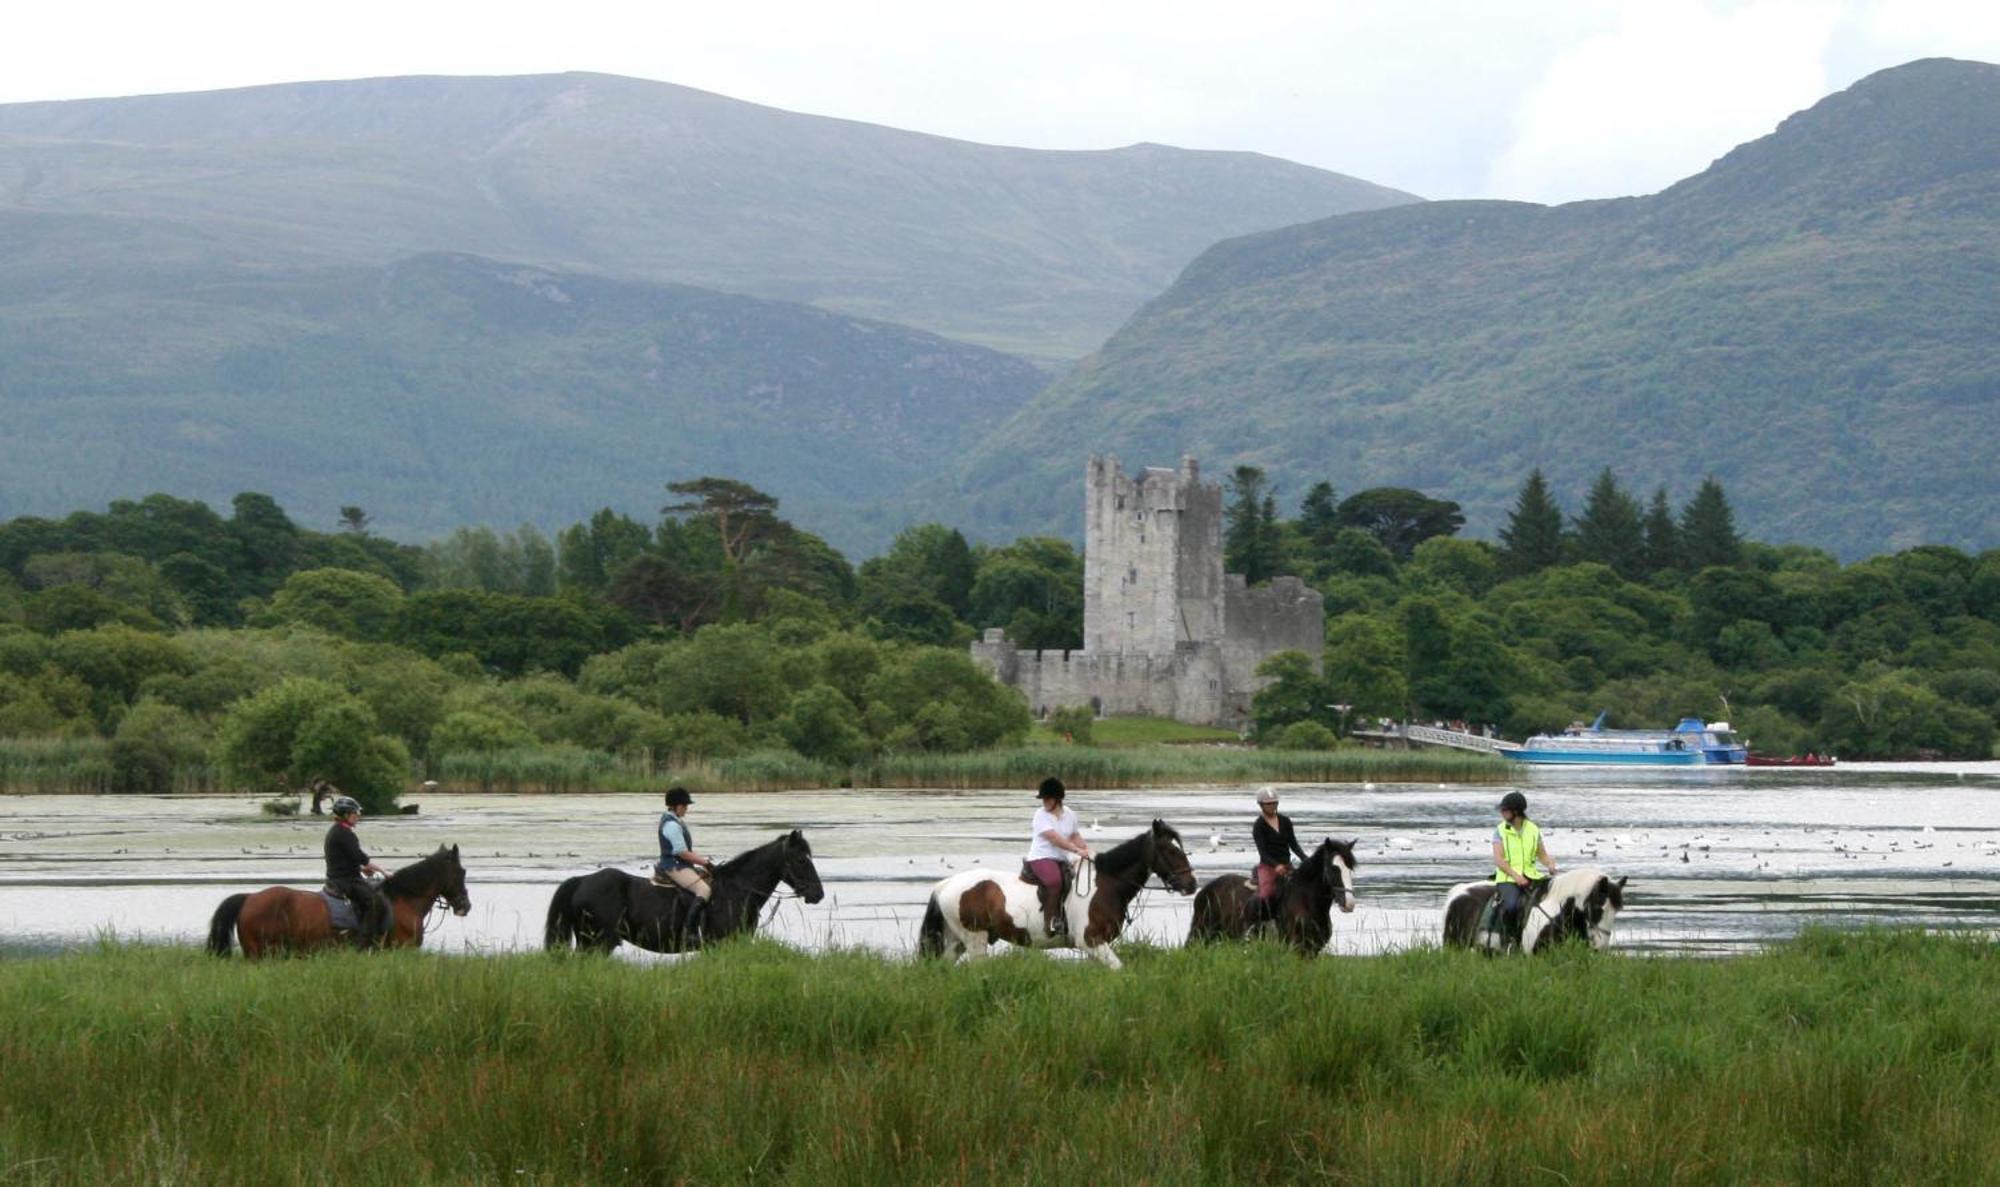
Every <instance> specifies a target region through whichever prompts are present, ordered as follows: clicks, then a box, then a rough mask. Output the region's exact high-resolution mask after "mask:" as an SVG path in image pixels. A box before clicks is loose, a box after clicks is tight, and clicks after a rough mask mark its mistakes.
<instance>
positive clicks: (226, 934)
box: [208, 894, 250, 956]
mask: <svg viewBox="0 0 2000 1187" xmlns="http://www.w3.org/2000/svg"><path fill="white" fill-rule="evenodd" d="M249 897H250V896H249V895H247V894H232V895H230V896H229V897H228V898H226V899H223V900H222V905H221V906H219V907H217V908H216V909H215V914H214V915H213V916H211V917H210V918H209V921H208V950H209V951H210V952H212V953H214V954H215V955H217V956H227V955H229V948H230V944H231V942H232V941H233V940H234V939H235V937H236V917H237V916H239V915H241V914H243V904H244V902H245V901H246V900H248V899H249Z"/></svg>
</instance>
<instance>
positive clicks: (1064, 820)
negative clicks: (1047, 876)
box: [1028, 808, 1076, 865]
mask: <svg viewBox="0 0 2000 1187" xmlns="http://www.w3.org/2000/svg"><path fill="white" fill-rule="evenodd" d="M1046 832H1054V833H1055V834H1056V835H1057V836H1059V837H1063V838H1065V839H1068V838H1071V837H1074V836H1076V813H1074V812H1072V811H1070V810H1069V809H1068V808H1064V809H1063V810H1062V812H1061V814H1059V815H1058V814H1055V813H1051V812H1050V811H1049V810H1048V809H1047V808H1036V809H1035V836H1034V839H1033V840H1031V841H1029V842H1028V860H1029V861H1035V860H1037V859H1039V858H1044V857H1053V858H1055V859H1056V860H1057V861H1059V862H1062V863H1063V864H1064V865H1068V864H1069V863H1070V862H1073V861H1075V860H1076V854H1074V853H1071V852H1070V851H1069V850H1067V849H1058V848H1056V847H1055V846H1054V845H1052V844H1050V843H1049V839H1048V838H1047V837H1045V836H1043V835H1042V834H1043V833H1046Z"/></svg>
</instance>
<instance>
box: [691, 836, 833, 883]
mask: <svg viewBox="0 0 2000 1187" xmlns="http://www.w3.org/2000/svg"><path fill="white" fill-rule="evenodd" d="M791 839H792V834H791V833H785V834H783V835H782V836H780V837H778V838H777V839H776V840H772V841H766V842H764V843H763V844H762V845H759V846H757V847H756V848H754V849H745V850H744V851H743V852H741V853H739V854H737V855H736V856H735V857H732V858H730V859H729V860H728V861H725V862H722V863H721V864H719V865H717V866H716V867H715V872H716V873H718V874H734V873H737V872H738V871H739V870H741V869H742V868H743V867H744V866H746V865H748V864H749V863H750V862H753V861H757V860H759V859H761V858H764V857H765V851H766V850H771V849H777V848H780V847H781V846H783V845H784V843H785V842H786V841H789V840H791ZM799 843H800V844H801V845H804V844H805V843H806V838H805V834H803V833H800V834H799ZM806 853H807V854H808V855H811V853H812V847H811V846H809V845H808V846H807V848H806Z"/></svg>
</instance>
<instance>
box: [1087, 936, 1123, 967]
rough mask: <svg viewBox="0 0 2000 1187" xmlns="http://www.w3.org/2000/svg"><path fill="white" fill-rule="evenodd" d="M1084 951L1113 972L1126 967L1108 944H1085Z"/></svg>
mask: <svg viewBox="0 0 2000 1187" xmlns="http://www.w3.org/2000/svg"><path fill="white" fill-rule="evenodd" d="M1083 950H1084V951H1085V952H1087V953H1089V954H1090V955H1091V956H1092V957H1094V958H1095V959H1096V960H1097V961H1098V963H1100V964H1102V965H1103V966H1104V967H1106V968H1108V969H1110V970H1112V971H1113V972H1116V971H1117V970H1119V969H1122V968H1124V967H1125V964H1124V962H1123V961H1121V960H1119V959H1118V954H1117V953H1116V952H1113V951H1112V950H1111V945H1110V944H1108V943H1105V944H1085V945H1084V946H1083Z"/></svg>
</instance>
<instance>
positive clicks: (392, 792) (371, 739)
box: [215, 677, 410, 811]
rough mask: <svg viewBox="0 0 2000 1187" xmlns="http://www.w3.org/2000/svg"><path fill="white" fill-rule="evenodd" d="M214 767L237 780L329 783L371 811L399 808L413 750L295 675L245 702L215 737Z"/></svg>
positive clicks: (331, 691) (356, 707)
mask: <svg viewBox="0 0 2000 1187" xmlns="http://www.w3.org/2000/svg"><path fill="white" fill-rule="evenodd" d="M215 757H216V761H217V763H218V764H219V765H220V766H221V767H222V768H223V770H224V771H225V772H226V773H227V774H228V775H229V776H230V777H231V778H233V779H237V780H239V781H245V782H252V783H264V784H269V783H272V782H275V781H276V780H277V778H278V777H279V776H280V775H283V776H285V777H286V779H287V780H288V781H289V782H290V784H291V785H292V786H294V787H304V786H306V785H307V784H310V783H311V782H312V781H313V780H315V779H327V780H330V781H331V782H333V784H334V785H335V786H337V787H339V788H340V789H341V790H342V791H345V792H347V793H348V794H349V795H352V796H353V797H354V798H356V799H358V800H360V801H361V804H362V806H363V807H364V808H367V809H368V810H370V811H382V810H383V809H386V808H388V807H390V806H391V805H393V804H394V802H395V799H396V796H397V795H398V794H399V793H400V792H401V790H402V788H403V784H404V783H405V782H406V781H407V780H408V778H409V770H410V758H409V752H408V751H406V750H405V749H404V748H403V745H402V743H400V742H398V741H397V740H396V739H394V738H391V737H389V736H388V735H386V734H383V733H381V732H380V731H379V730H378V729H377V728H376V726H375V718H374V714H372V713H370V712H369V710H368V706H366V705H364V704H362V703H361V701H360V700H358V699H357V698H356V697H354V696H353V695H352V694H351V693H348V692H347V691H345V690H344V689H341V688H340V687H338V686H336V685H333V684H329V683H327V682H326V681H323V680H313V679H309V678H305V677H293V678H291V679H287V680H283V681H280V682H279V683H277V684H274V685H272V686H271V687H269V688H266V689H263V690H262V691H260V692H258V693H255V694H254V695H252V696H249V697H246V698H245V699H243V700H242V701H239V702H237V703H236V705H234V706H233V707H231V709H230V710H229V712H228V713H227V714H225V715H224V716H223V719H222V723H221V725H220V726H219V727H218V729H217V731H216V742H215Z"/></svg>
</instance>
